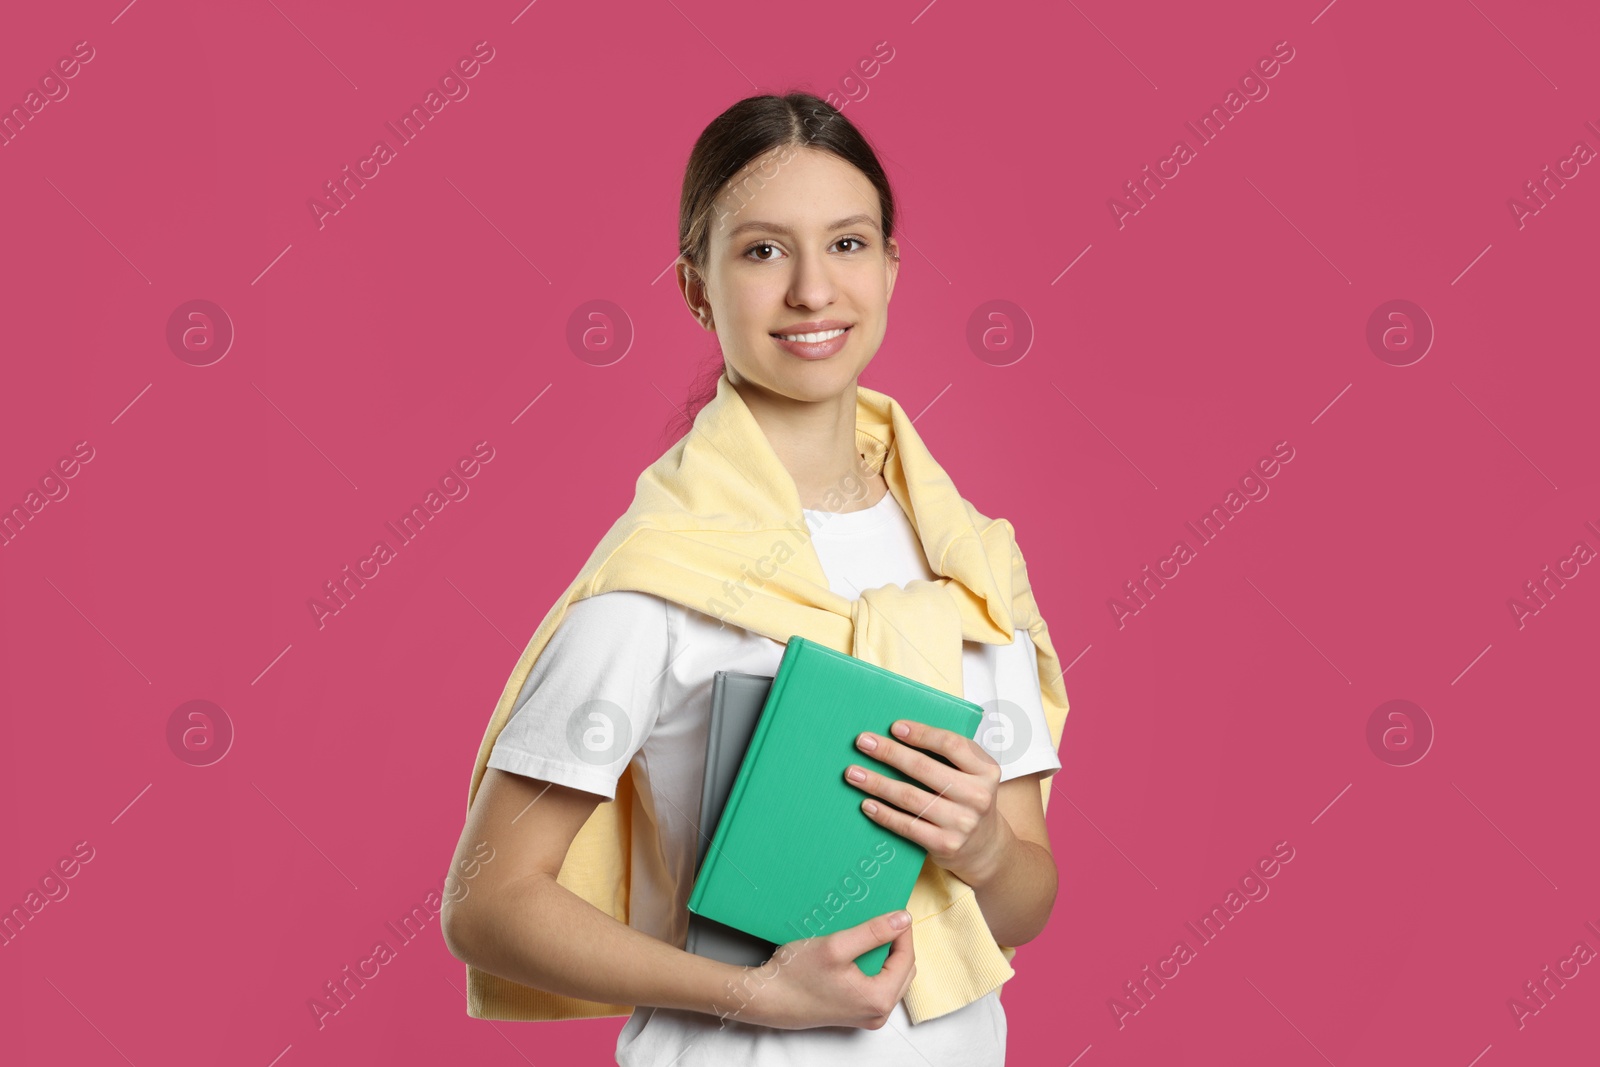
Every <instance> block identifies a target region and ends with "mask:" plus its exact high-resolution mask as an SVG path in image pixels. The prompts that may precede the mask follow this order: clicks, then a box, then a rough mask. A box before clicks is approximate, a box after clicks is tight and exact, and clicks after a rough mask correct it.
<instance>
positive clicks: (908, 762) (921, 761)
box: [856, 719, 1000, 790]
mask: <svg viewBox="0 0 1600 1067" xmlns="http://www.w3.org/2000/svg"><path fill="white" fill-rule="evenodd" d="M895 722H896V724H897V725H898V724H900V723H905V724H907V725H909V726H910V727H911V732H910V734H908V735H907V736H906V737H905V738H904V739H897V738H895V737H885V736H884V735H882V734H874V733H865V734H862V735H861V736H860V737H858V738H857V739H856V747H857V748H858V749H860V750H861V752H862V753H864V754H865V755H867V756H870V757H871V758H872V759H875V760H879V761H881V762H883V763H887V764H889V766H891V767H895V768H898V769H899V770H901V771H904V772H905V773H906V774H908V775H910V776H911V777H912V778H915V779H916V780H917V781H919V782H923V783H925V784H926V785H928V786H930V787H931V788H933V789H934V790H939V789H942V788H944V787H946V786H948V785H949V784H950V783H951V782H952V780H953V779H954V778H956V777H957V774H953V773H952V768H953V769H954V771H955V772H958V773H959V774H970V775H974V776H976V777H980V778H981V777H983V776H985V775H990V774H992V775H993V776H994V777H995V778H996V779H998V778H999V771H1000V764H999V763H998V762H996V760H995V758H994V757H993V756H991V755H989V753H988V752H986V751H984V748H983V746H982V745H980V744H978V743H977V742H976V741H974V740H972V738H970V737H962V736H961V735H960V734H957V733H952V732H951V731H949V730H944V729H940V728H939V727H937V726H929V725H927V724H926V723H916V722H909V721H908V720H904V719H897V720H895ZM869 739H870V740H871V741H872V742H873V744H872V747H870V748H869V747H867V741H868V740H869ZM924 750H926V751H924ZM930 752H931V753H937V754H938V755H939V756H940V757H942V758H940V759H936V758H935V757H934V756H932V755H929V753H930ZM945 760H948V761H949V762H948V763H947V762H945Z"/></svg>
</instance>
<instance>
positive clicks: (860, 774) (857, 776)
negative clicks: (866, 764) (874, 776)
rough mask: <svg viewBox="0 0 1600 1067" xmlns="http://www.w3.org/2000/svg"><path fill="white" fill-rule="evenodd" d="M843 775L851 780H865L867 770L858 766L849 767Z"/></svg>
mask: <svg viewBox="0 0 1600 1067" xmlns="http://www.w3.org/2000/svg"><path fill="white" fill-rule="evenodd" d="M844 775H845V777H846V778H848V779H850V780H851V781H852V782H864V781H866V780H867V772H866V771H864V770H862V769H861V768H860V767H851V768H850V769H849V770H848V771H845V772H844Z"/></svg>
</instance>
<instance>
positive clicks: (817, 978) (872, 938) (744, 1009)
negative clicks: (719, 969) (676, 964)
mask: <svg viewBox="0 0 1600 1067" xmlns="http://www.w3.org/2000/svg"><path fill="white" fill-rule="evenodd" d="M894 916H898V917H900V918H903V919H904V920H905V926H904V928H897V927H896V926H894V925H893V924H892V923H891V922H890V919H891V917H894ZM885 942H893V944H892V946H891V947H890V949H889V956H888V958H887V959H885V960H884V962H883V969H882V970H880V971H879V972H878V973H877V974H875V975H872V976H870V977H869V976H868V975H866V974H863V973H862V971H861V968H860V967H857V966H856V963H855V960H856V957H857V956H860V955H862V954H863V953H865V952H868V951H870V950H872V949H874V948H876V947H877V946H879V945H882V944H884V943H885ZM916 973H917V963H916V951H915V949H913V948H912V944H911V916H910V914H909V913H908V912H906V911H904V910H901V911H892V912H888V913H886V914H883V915H879V916H876V917H874V918H871V919H868V920H867V921H866V922H864V923H861V924H860V925H859V926H850V927H846V928H845V929H843V930H838V931H835V932H834V933H831V934H826V935H824V936H822V937H810V938H802V939H801V940H798V941H790V942H789V943H787V944H784V945H780V946H778V949H777V951H776V952H774V953H773V954H772V957H771V959H769V960H768V961H767V962H766V963H765V964H763V965H762V966H760V967H750V968H745V969H744V970H742V971H741V972H740V977H739V978H738V979H735V982H734V986H735V990H734V992H733V993H732V994H731V995H730V1004H729V1006H728V1013H727V1014H726V1015H724V1016H722V1017H723V1018H725V1019H735V1020H737V1021H741V1022H749V1023H756V1024H759V1025H761V1026H771V1027H775V1028H777V1029H780V1030H804V1029H807V1028H810V1027H813V1026H854V1027H859V1028H862V1029H866V1030H878V1029H881V1028H882V1027H883V1026H884V1025H886V1024H887V1023H888V1021H889V1015H890V1013H891V1012H893V1011H894V1007H895V1005H896V1004H898V1003H900V998H901V997H903V996H905V992H906V988H907V987H908V986H910V985H911V979H912V978H914V977H916Z"/></svg>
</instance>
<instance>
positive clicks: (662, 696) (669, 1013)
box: [488, 494, 1061, 1067]
mask: <svg viewBox="0 0 1600 1067" xmlns="http://www.w3.org/2000/svg"><path fill="white" fill-rule="evenodd" d="M805 518H806V522H807V525H808V526H809V527H810V528H811V530H812V543H813V544H814V545H815V547H816V551H817V555H818V558H819V560H820V561H821V563H822V568H823V571H824V573H825V574H826V575H827V576H828V581H829V586H830V587H831V588H832V589H833V590H834V591H835V592H836V593H838V594H840V595H841V596H844V597H847V598H849V599H851V600H854V599H857V598H858V597H859V595H860V593H861V591H862V590H863V589H874V588H878V587H879V586H883V585H888V584H890V583H893V584H896V585H900V586H904V585H905V584H906V583H907V582H909V581H911V580H913V579H918V578H921V579H923V580H927V581H932V580H934V579H935V578H936V577H937V576H936V575H935V574H934V573H933V572H932V571H931V570H930V569H929V568H928V564H927V559H926V556H925V554H924V553H923V551H922V545H921V542H920V541H918V540H917V536H916V531H915V530H914V529H913V528H912V525H911V522H910V520H908V519H907V518H906V515H905V512H904V511H903V510H902V509H901V508H900V505H899V503H898V502H896V501H895V499H894V497H893V495H892V494H885V495H884V497H883V499H882V500H880V501H879V502H878V503H877V504H875V505H873V506H872V507H869V508H865V509H862V510H859V511H850V512H825V511H810V510H808V511H806V512H805ZM784 648H785V646H784V644H783V643H781V642H778V641H774V640H772V639H771V638H768V637H766V636H763V635H761V634H757V633H754V632H752V631H749V630H745V629H743V628H742V627H737V626H733V625H729V624H724V623H722V622H720V621H719V620H717V619H716V618H715V617H714V616H711V615H708V614H703V613H701V612H698V611H695V610H693V609H690V608H686V607H684V606H682V605H680V604H677V603H674V602H673V601H670V600H667V599H665V598H663V597H658V596H655V595H653V594H649V593H641V592H636V591H631V590H613V591H611V592H606V593H600V594H597V595H595V596H591V597H586V598H585V599H583V600H580V601H578V602H577V603H575V604H573V605H572V606H571V607H569V608H568V609H567V614H566V615H565V616H564V617H563V618H562V620H561V623H560V625H558V626H557V627H556V631H555V632H554V633H553V634H551V637H550V643H549V644H548V646H546V648H545V649H544V651H543V652H542V653H541V655H540V656H539V659H538V661H537V662H535V664H534V666H533V669H532V671H530V672H529V675H528V678H527V680H526V681H525V682H524V684H523V686H522V690H521V692H520V694H519V695H518V697H517V705H516V710H515V712H514V713H513V714H512V716H511V719H510V720H509V721H508V722H507V723H506V726H505V728H504V730H502V731H501V733H500V735H499V737H498V738H497V739H496V741H495V745H494V748H493V750H492V751H491V752H490V754H489V761H488V765H489V766H490V767H497V768H499V769H500V770H503V771H510V772H512V773H514V774H521V775H527V776H528V777H531V778H537V779H540V780H543V781H547V782H556V783H558V784H561V785H565V786H570V787H572V788H574V789H582V790H585V791H586V792H591V793H598V794H600V795H601V796H604V797H606V798H607V799H615V797H616V783H617V779H618V778H619V777H620V776H621V775H622V774H623V773H624V772H625V771H626V770H627V769H628V768H629V767H631V768H632V770H633V774H634V780H635V783H636V786H637V788H636V790H635V801H634V803H635V809H634V812H633V827H634V832H633V854H632V883H631V886H630V895H629V901H630V922H631V925H632V926H634V927H635V928H637V929H639V930H642V931H644V932H645V933H647V934H649V935H650V936H652V937H655V938H657V939H659V940H662V941H666V942H667V943H668V944H672V945H676V946H677V947H679V948H682V947H683V945H684V940H685V937H686V936H687V933H688V929H689V911H688V907H687V904H688V899H689V893H690V891H691V890H692V889H693V887H694V878H695V855H696V840H697V835H698V833H699V826H698V819H699V811H700V790H701V786H702V784H703V783H704V780H705V750H706V730H707V724H708V721H709V716H710V711H711V684H712V675H713V673H714V672H716V671H719V670H729V671H743V672H746V673H749V674H764V675H775V674H776V673H777V670H778V663H779V661H780V660H782V658H783V652H784ZM962 689H963V691H964V692H963V695H964V696H965V697H966V698H967V699H968V700H971V701H972V702H973V703H975V704H978V705H979V706H981V707H983V708H984V710H985V712H986V715H985V719H984V724H983V726H982V727H980V729H979V732H978V736H977V740H978V741H979V743H980V744H982V745H983V747H984V748H985V750H986V751H988V752H989V754H990V755H992V756H994V758H995V759H996V760H997V761H998V762H999V763H1000V765H1001V780H1002V781H1005V780H1008V779H1011V778H1016V777H1019V776H1021V775H1025V774H1032V773H1034V772H1037V771H1046V772H1049V773H1054V772H1055V771H1058V770H1060V769H1061V762H1060V760H1059V759H1057V757H1056V752H1055V746H1054V745H1053V744H1051V740H1050V731H1049V726H1048V724H1047V722H1046V720H1045V717H1044V710H1043V704H1042V701H1041V698H1040V692H1039V678H1038V673H1037V665H1036V660H1035V650H1034V644H1033V641H1032V640H1031V639H1030V638H1029V636H1028V634H1027V632H1026V631H1024V630H1017V631H1016V633H1015V635H1014V638H1013V641H1012V643H1011V644H1009V645H988V644H982V643H980V642H975V641H968V642H965V643H964V645H963V648H962ZM840 771H841V773H842V771H843V766H842V765H841V767H840ZM867 795H868V794H866V793H865V792H863V793H862V797H863V798H865V797H866V796H867ZM707 832H708V833H709V832H710V830H709V829H708V830H707ZM1005 1041H1006V1017H1005V1011H1004V1009H1003V1008H1002V1007H1001V1006H1000V991H999V990H998V989H997V990H994V991H993V992H991V993H989V994H987V995H986V996H984V997H981V998H979V999H978V1000H976V1001H973V1002H972V1003H971V1004H968V1005H966V1006H965V1007H962V1008H959V1009H957V1010H956V1011H953V1012H950V1013H948V1014H946V1015H942V1016H940V1017H938V1018H936V1019H930V1020H928V1021H927V1022H925V1023H922V1024H920V1025H916V1026H913V1025H912V1024H911V1020H910V1017H909V1016H908V1015H907V1014H906V1009H905V1004H904V1002H903V1001H902V1002H901V1003H900V1004H898V1005H896V1007H895V1009H894V1012H893V1014H892V1015H891V1016H890V1018H889V1022H888V1025H886V1026H884V1027H883V1028H881V1029H878V1030H865V1029H860V1028H856V1027H848V1026H828V1027H812V1028H809V1029H804V1030H780V1029H776V1028H772V1027H765V1026H758V1025H755V1024H753V1023H747V1022H741V1021H738V1020H737V1019H734V1018H732V1017H730V1018H728V1019H720V1018H719V1017H718V1016H716V1015H714V1014H712V1013H711V1012H710V1010H709V1005H708V1010H707V1011H705V1012H699V1011H683V1010H677V1009H667V1008H651V1007H640V1008H637V1009H635V1010H634V1012H633V1014H632V1016H630V1017H629V1019H628V1021H627V1023H626V1024H625V1025H624V1026H623V1028H622V1031H621V1033H619V1034H618V1036H617V1048H616V1053H617V1063H618V1064H621V1065H623V1067H666V1065H667V1064H671V1065H673V1067H699V1065H707V1067H712V1065H716V1067H720V1065H722V1064H728V1063H739V1064H748V1065H750V1067H769V1065H777V1064H811V1063H816V1064H829V1065H830V1067H836V1065H837V1064H839V1063H843V1062H851V1063H870V1064H873V1065H874V1067H898V1065H901V1064H904V1065H905V1067H942V1065H945V1064H949V1065H952V1067H954V1065H960V1067H985V1065H990V1064H1003V1063H1004V1062H1005Z"/></svg>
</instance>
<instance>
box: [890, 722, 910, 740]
mask: <svg viewBox="0 0 1600 1067" xmlns="http://www.w3.org/2000/svg"><path fill="white" fill-rule="evenodd" d="M893 729H894V734H895V736H896V737H905V736H906V735H907V734H909V733H910V732H911V726H910V725H909V724H908V723H903V722H897V723H895V724H894V727H893Z"/></svg>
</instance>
